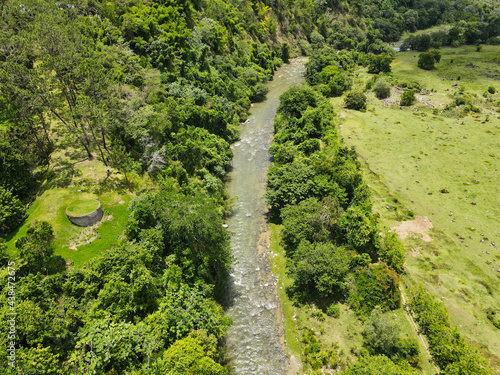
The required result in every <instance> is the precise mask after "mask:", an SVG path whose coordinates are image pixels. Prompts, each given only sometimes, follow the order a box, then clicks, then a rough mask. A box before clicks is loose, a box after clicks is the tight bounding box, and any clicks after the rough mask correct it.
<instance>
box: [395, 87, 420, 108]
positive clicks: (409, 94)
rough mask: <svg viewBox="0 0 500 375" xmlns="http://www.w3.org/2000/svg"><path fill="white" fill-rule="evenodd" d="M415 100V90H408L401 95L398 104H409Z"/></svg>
mask: <svg viewBox="0 0 500 375" xmlns="http://www.w3.org/2000/svg"><path fill="white" fill-rule="evenodd" d="M416 100H417V99H416V98H415V92H414V91H413V90H408V91H405V92H404V93H403V95H401V102H400V103H399V104H400V105H402V106H410V105H412V104H413V103H415V101H416Z"/></svg>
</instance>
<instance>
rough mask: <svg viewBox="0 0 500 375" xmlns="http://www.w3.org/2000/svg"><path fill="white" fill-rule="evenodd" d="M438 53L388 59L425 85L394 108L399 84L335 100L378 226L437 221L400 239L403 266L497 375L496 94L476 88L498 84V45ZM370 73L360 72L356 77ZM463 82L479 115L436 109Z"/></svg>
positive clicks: (404, 77) (499, 134) (499, 138)
mask: <svg viewBox="0 0 500 375" xmlns="http://www.w3.org/2000/svg"><path fill="white" fill-rule="evenodd" d="M441 54H442V59H441V63H439V64H438V65H437V69H436V70H434V71H423V70H420V69H419V68H417V60H418V53H414V52H406V53H401V54H398V56H397V58H396V60H395V61H394V62H393V64H392V67H393V75H394V79H396V80H398V81H400V82H401V81H410V80H411V81H418V82H419V83H420V84H421V85H423V86H424V88H425V89H426V90H427V91H428V92H429V93H428V94H425V95H417V98H418V102H417V103H416V104H415V105H414V106H412V107H406V108H400V107H399V105H398V103H399V98H398V95H399V94H400V92H398V91H397V90H393V95H392V96H391V97H390V98H389V99H387V100H385V101H384V100H378V99H376V98H375V96H374V95H373V93H370V94H369V95H368V97H369V102H368V111H367V112H365V113H361V112H357V111H349V110H346V109H344V108H342V105H341V99H340V98H336V99H333V100H332V102H333V103H334V105H335V106H336V107H337V111H338V113H339V115H340V117H341V121H340V124H341V126H340V129H341V134H342V136H343V138H344V139H345V141H346V143H347V144H348V145H350V146H354V147H355V148H356V150H357V151H358V153H359V155H360V157H361V159H362V160H363V161H364V162H365V167H366V177H367V179H368V182H369V184H370V186H371V188H372V189H373V190H374V192H375V194H376V195H375V197H374V201H375V211H376V212H378V213H379V214H380V222H381V224H382V226H385V227H387V228H389V227H393V226H395V225H397V224H398V222H400V221H401V220H403V219H404V220H408V218H409V217H410V216H409V214H410V215H411V214H415V215H425V216H428V217H429V219H430V221H431V222H432V223H433V225H434V228H433V229H432V230H431V232H430V235H431V237H432V238H433V241H432V242H424V241H422V239H421V238H419V237H417V236H415V237H412V238H408V239H407V240H405V244H406V245H407V248H408V257H407V272H408V273H409V275H411V277H412V278H413V279H415V280H417V281H420V282H423V283H424V284H425V285H426V287H427V288H428V289H429V291H431V292H432V293H433V294H434V295H435V296H437V297H438V298H440V299H442V300H443V302H444V303H445V304H446V306H447V307H448V309H449V312H450V314H451V317H452V319H451V320H452V322H453V323H454V324H456V325H457V326H458V327H459V330H460V332H461V333H463V334H464V335H465V336H466V337H468V338H469V339H470V340H472V341H475V342H477V343H478V344H479V345H480V346H481V347H482V349H483V351H484V352H485V354H486V356H487V357H488V358H489V359H490V361H491V363H492V365H493V366H495V370H496V373H500V332H499V330H498V329H497V328H495V327H494V325H493V324H492V323H491V322H490V321H489V320H488V319H487V317H486V310H487V309H490V308H491V309H494V310H496V311H497V312H498V313H500V251H499V249H498V245H499V244H500V223H499V218H500V203H499V202H500V200H499V198H500V188H499V184H498V181H499V177H500V174H499V169H500V120H499V118H500V117H499V113H498V112H496V110H497V107H496V106H497V105H498V102H499V101H500V96H499V94H498V93H496V94H495V95H490V97H489V98H484V97H483V95H482V94H483V93H484V92H485V90H486V89H487V87H488V86H489V85H493V86H496V87H497V88H500V65H499V62H500V47H498V46H483V49H482V51H481V52H477V51H476V48H475V47H472V46H467V47H461V48H443V49H441ZM458 77H460V80H458V79H457V78H458ZM367 80H368V75H367V74H366V73H364V72H360V73H359V75H358V78H357V82H356V84H358V85H360V86H364V83H365V82H366V81H367ZM461 86H463V87H464V89H463V90H465V92H467V93H469V94H470V95H471V97H472V98H474V104H475V105H477V106H479V107H480V108H481V113H479V114H474V115H471V114H469V115H466V116H465V117H461V116H459V114H460V111H459V110H453V111H444V112H443V110H444V108H445V107H446V105H448V104H449V103H451V102H452V101H453V98H452V95H453V93H454V92H455V91H456V90H459V89H460V87H461ZM431 89H432V90H434V91H435V92H430V91H431Z"/></svg>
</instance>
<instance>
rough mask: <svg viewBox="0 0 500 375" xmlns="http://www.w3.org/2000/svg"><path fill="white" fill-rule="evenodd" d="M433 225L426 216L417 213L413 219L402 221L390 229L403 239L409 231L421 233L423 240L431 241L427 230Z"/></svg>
mask: <svg viewBox="0 0 500 375" xmlns="http://www.w3.org/2000/svg"><path fill="white" fill-rule="evenodd" d="M433 227H434V226H433V225H432V223H431V222H430V220H429V218H428V217H427V216H422V215H417V216H415V220H408V221H403V222H402V223H401V224H400V225H398V226H396V227H392V228H391V229H392V230H393V231H394V232H396V233H397V234H398V235H399V238H401V239H404V238H406V237H408V236H409V235H410V233H418V234H421V235H422V240H424V241H425V242H430V241H432V238H431V237H430V236H429V235H428V234H427V231H428V230H429V229H431V228H433Z"/></svg>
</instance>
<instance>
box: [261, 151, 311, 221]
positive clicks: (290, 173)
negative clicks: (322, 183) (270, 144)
mask: <svg viewBox="0 0 500 375" xmlns="http://www.w3.org/2000/svg"><path fill="white" fill-rule="evenodd" d="M314 177H315V172H314V169H313V168H312V167H311V166H310V165H309V163H307V162H306V161H304V160H301V159H295V160H294V161H293V162H292V163H289V164H285V165H276V164H275V165H273V166H272V167H271V168H270V170H269V176H268V178H267V192H266V201H267V203H268V204H270V205H271V212H272V213H273V215H274V216H276V217H280V213H281V210H282V209H283V208H284V207H285V206H286V205H288V204H297V203H299V202H300V201H302V200H304V199H306V198H309V197H311V196H313V195H314V191H315V189H316V186H315V184H314V181H313V180H314Z"/></svg>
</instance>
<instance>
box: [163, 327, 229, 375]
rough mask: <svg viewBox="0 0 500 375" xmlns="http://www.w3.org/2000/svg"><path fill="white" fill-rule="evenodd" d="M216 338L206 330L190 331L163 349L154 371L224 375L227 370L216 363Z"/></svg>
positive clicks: (180, 374)
mask: <svg viewBox="0 0 500 375" xmlns="http://www.w3.org/2000/svg"><path fill="white" fill-rule="evenodd" d="M216 353H217V340H216V338H215V337H214V336H212V335H207V333H206V331H203V330H199V331H192V332H191V333H190V334H189V336H188V337H186V338H184V339H181V340H178V341H176V342H175V343H174V344H173V345H172V346H171V347H170V348H168V350H166V351H165V354H164V355H163V358H162V360H160V363H161V364H160V365H157V366H156V367H157V368H156V371H159V373H161V374H169V375H190V374H203V375H226V374H227V373H228V370H227V369H226V368H224V367H222V366H221V365H220V364H218V363H216V362H215V361H214V359H217V358H216Z"/></svg>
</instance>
